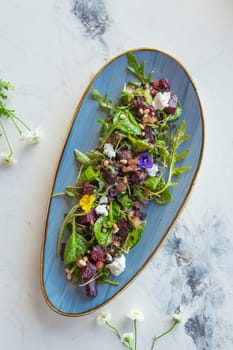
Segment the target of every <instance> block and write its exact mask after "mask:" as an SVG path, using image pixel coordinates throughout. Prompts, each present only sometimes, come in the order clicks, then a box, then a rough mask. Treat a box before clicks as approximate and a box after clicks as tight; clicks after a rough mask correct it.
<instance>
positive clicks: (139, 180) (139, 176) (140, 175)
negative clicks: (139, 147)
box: [131, 169, 148, 185]
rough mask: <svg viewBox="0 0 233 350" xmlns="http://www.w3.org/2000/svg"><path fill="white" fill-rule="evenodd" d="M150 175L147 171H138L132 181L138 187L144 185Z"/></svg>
mask: <svg viewBox="0 0 233 350" xmlns="http://www.w3.org/2000/svg"><path fill="white" fill-rule="evenodd" d="M147 176H148V173H147V172H146V171H145V170H142V169H141V170H137V171H135V172H134V173H133V175H132V177H131V180H132V181H133V182H134V183H135V184H137V185H143V184H144V181H145V178H146V177H147Z"/></svg>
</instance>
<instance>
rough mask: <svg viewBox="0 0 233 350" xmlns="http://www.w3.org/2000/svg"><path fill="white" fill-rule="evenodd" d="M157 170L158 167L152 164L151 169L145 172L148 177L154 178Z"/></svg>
mask: <svg viewBox="0 0 233 350" xmlns="http://www.w3.org/2000/svg"><path fill="white" fill-rule="evenodd" d="M158 170H159V167H158V165H157V164H153V166H152V168H147V169H146V171H147V172H148V175H150V176H155V175H156V174H157V172H158Z"/></svg>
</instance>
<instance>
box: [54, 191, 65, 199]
mask: <svg viewBox="0 0 233 350" xmlns="http://www.w3.org/2000/svg"><path fill="white" fill-rule="evenodd" d="M64 195H65V192H58V193H53V194H52V196H51V198H55V197H59V196H64Z"/></svg>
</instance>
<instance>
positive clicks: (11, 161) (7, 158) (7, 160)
mask: <svg viewBox="0 0 233 350" xmlns="http://www.w3.org/2000/svg"><path fill="white" fill-rule="evenodd" d="M0 157H1V158H2V160H3V161H4V162H5V163H7V164H14V163H16V162H17V161H16V159H15V157H13V155H11V156H9V154H7V153H4V152H3V153H1V154H0Z"/></svg>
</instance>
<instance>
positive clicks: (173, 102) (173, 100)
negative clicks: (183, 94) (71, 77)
mask: <svg viewBox="0 0 233 350" xmlns="http://www.w3.org/2000/svg"><path fill="white" fill-rule="evenodd" d="M177 102H178V98H177V96H176V95H175V94H174V93H173V92H171V96H170V100H169V101H168V107H166V108H164V111H165V112H166V113H167V114H174V113H175V111H176V107H177Z"/></svg>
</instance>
